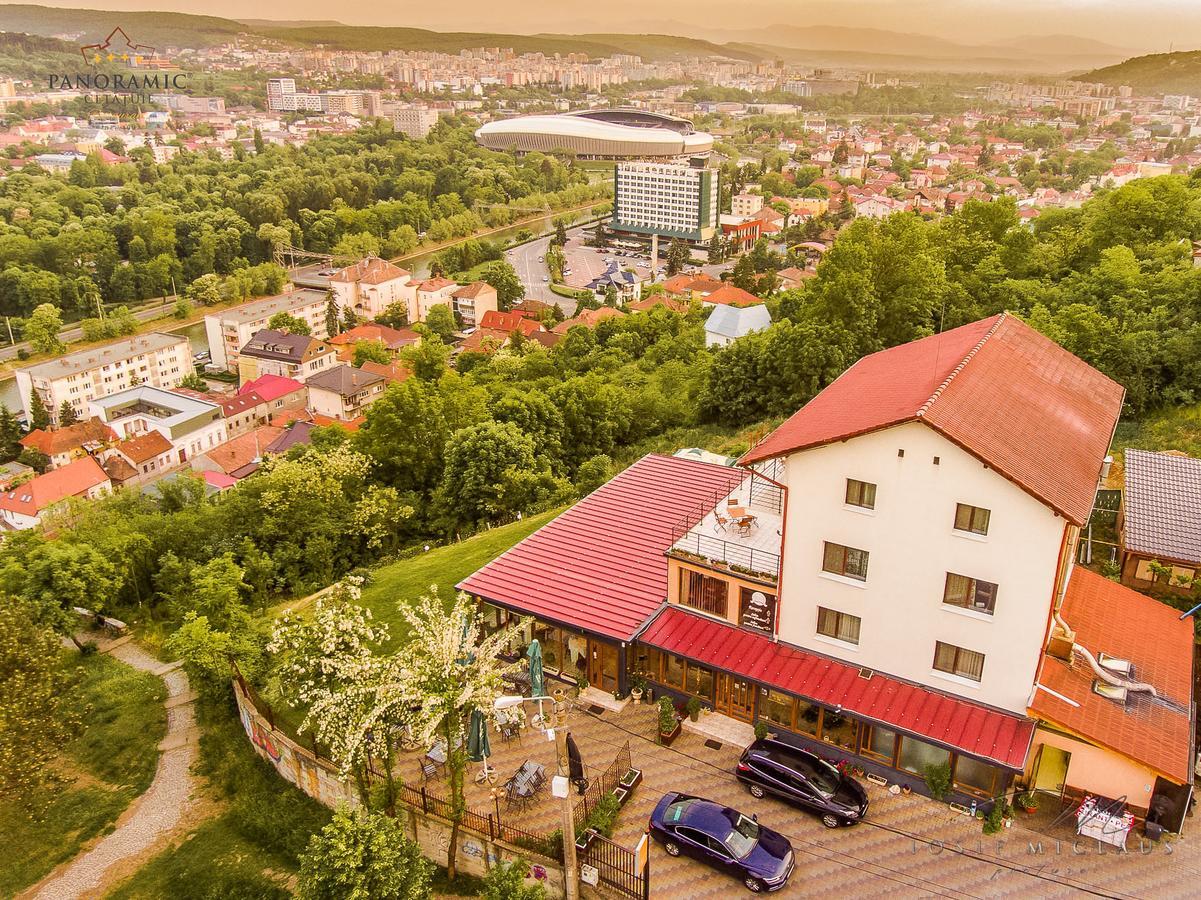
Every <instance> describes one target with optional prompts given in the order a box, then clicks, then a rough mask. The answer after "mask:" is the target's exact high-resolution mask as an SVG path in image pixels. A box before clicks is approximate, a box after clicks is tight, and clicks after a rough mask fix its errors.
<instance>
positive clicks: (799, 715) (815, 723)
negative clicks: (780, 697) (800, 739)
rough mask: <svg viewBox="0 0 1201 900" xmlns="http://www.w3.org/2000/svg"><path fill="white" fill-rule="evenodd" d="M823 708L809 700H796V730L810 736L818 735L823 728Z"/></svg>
mask: <svg viewBox="0 0 1201 900" xmlns="http://www.w3.org/2000/svg"><path fill="white" fill-rule="evenodd" d="M821 718H822V708H821V707H820V706H818V705H817V704H816V703H810V702H809V701H808V700H799V699H798V700H797V702H796V730H797V731H799V732H800V733H801V734H807V735H809V736H810V737H817V735H818V733H819V731H820V730H821Z"/></svg>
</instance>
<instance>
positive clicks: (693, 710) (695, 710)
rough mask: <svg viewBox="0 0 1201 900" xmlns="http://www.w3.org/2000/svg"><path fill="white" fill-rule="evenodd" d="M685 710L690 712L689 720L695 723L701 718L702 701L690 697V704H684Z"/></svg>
mask: <svg viewBox="0 0 1201 900" xmlns="http://www.w3.org/2000/svg"><path fill="white" fill-rule="evenodd" d="M684 709H686V710H687V711H688V718H689V719H691V720H692V721H693V722H695V721H696V720H697V719H699V718H700V717H701V701H700V700H697V699H696V697H689V698H688V702H687V703H685V704H684Z"/></svg>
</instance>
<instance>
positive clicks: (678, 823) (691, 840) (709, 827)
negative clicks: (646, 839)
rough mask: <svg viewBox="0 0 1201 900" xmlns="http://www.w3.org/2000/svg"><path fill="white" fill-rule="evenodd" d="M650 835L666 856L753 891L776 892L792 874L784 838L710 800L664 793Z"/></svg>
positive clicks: (653, 817)
mask: <svg viewBox="0 0 1201 900" xmlns="http://www.w3.org/2000/svg"><path fill="white" fill-rule="evenodd" d="M650 832H651V837H653V838H654V839H655V840H657V841H658V842H659V843H661V844H662V845H663V849H664V850H665V851H666V852H667V854H668V855H669V856H679V855H680V854H684V855H685V856H691V857H694V858H695V859H699V860H700V861H701V862H704V863H708V864H709V865H710V866H712V867H713V868H715V869H720V870H721V871H723V872H728V873H729V874H730V875H733V876H734V877H735V878H737V879H739V880H740V881H741V882H742V883H743V884H745V885H746V886H747V888H748V889H749V890H751V891H753V892H755V893H759V892H760V891H776V890H779V889H780V888H782V887H783V886H784V883H785V882H786V881H788V876H789V875H791V874H792V868H793V854H792V844H790V843H789V842H788V838H786V837H784V835H782V834H780V833H779V832H776V831H772V830H771V829H770V828H766V827H764V826H763V825H760V824H759V823H758V821H756V820H755V817H754V816H746V815H743V814H742V813H740V812H739V811H738V810H736V809H730V807H728V806H720V805H719V804H717V803H714V802H713V801H712V800H702V799H701V798H700V797H692V796H689V795H688V794H678V793H675V792H672V793H667V794H664V795H663V799H662V800H660V801H659V805H658V806H656V807H655V811H654V812H653V813H651V827H650Z"/></svg>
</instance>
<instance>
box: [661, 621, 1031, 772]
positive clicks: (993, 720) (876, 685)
mask: <svg viewBox="0 0 1201 900" xmlns="http://www.w3.org/2000/svg"><path fill="white" fill-rule="evenodd" d="M638 640H639V641H641V642H642V643H644V644H650V645H651V646H652V647H658V648H659V649H661V650H666V651H667V652H669V653H674V654H676V655H678V656H683V657H686V658H687V659H690V660H694V661H696V662H698V663H700V664H702V665H706V666H712V667H714V668H718V669H723V670H725V671H727V672H733V673H735V674H737V675H741V676H743V677H744V678H748V679H750V680H752V681H756V682H759V683H760V684H764V685H767V686H769V687H774V688H776V689H778V690H781V691H787V692H788V693H790V694H797V695H799V696H802V697H807V698H809V699H810V700H813V701H815V702H817V703H820V704H822V705H824V706H831V707H841V708H842V709H843V710H844V711H845V712H848V713H851V714H852V715H856V716H862V717H863V718H865V719H870V720H872V721H874V722H879V723H880V724H882V725H885V726H887V727H890V728H896V729H898V730H900V731H904V732H907V733H909V734H913V735H916V736H918V737H922V738H927V739H929V740H931V741H934V742H935V743H938V744H942V745H944V746H946V747H951V748H953V749H955V750H961V751H963V752H964V753H966V754H968V755H970V756H974V757H978V758H980V759H985V760H989V761H991V762H995V763H997V764H999V765H1002V766H1004V767H1006V768H1008V769H1021V768H1023V767H1024V765H1025V763H1026V755H1027V753H1028V752H1029V750H1030V741H1031V738H1032V737H1033V735H1034V722H1033V720H1031V719H1028V718H1026V717H1024V716H1017V715H1014V714H1012V713H1006V712H1001V711H1000V710H997V709H993V708H992V707H988V706H981V705H980V704H977V703H971V702H969V701H967V700H962V699H959V698H957V697H950V696H947V695H946V694H940V693H938V692H937V691H933V690H930V689H929V688H924V687H919V686H918V685H914V684H910V683H908V682H905V681H899V680H897V679H895V678H891V677H889V676H887V675H882V674H880V673H879V672H874V673H872V676H871V677H870V678H865V677H863V675H861V674H860V672H861V670H860V669H858V668H857V667H855V666H852V665H848V664H847V663H843V662H838V661H837V660H833V659H829V658H827V657H825V656H819V655H817V654H816V653H809V652H806V651H804V650H800V649H797V648H796V647H791V646H788V645H786V644H778V643H775V642H774V641H771V640H769V639H768V638H766V637H763V636H761V635H757V634H752V633H751V632H749V631H743V630H742V629H739V628H735V627H733V626H732V625H726V624H724V623H722V622H718V621H715V620H713V619H710V618H707V617H705V616H700V615H696V614H693V613H690V612H688V611H686V610H683V609H681V608H680V607H678V606H670V607H668V608H667V609H665V610H663V612H661V613H660V614H659V615H658V616H657V617H656V618H655V619H654V621H652V622H651V624H650V625H649V626H648V627H647V629H646V631H645V632H644V633H643V634H642V635H641V637H639V639H638Z"/></svg>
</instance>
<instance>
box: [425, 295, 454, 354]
mask: <svg viewBox="0 0 1201 900" xmlns="http://www.w3.org/2000/svg"><path fill="white" fill-rule="evenodd" d="M425 327H426V328H427V329H428V330H429V332H430V333H431V334H432V335H433V336H434V337H436V338H437V339H438V340H440V341H441V342H442V343H444V344H449V343H450V342H451V341H452V340H453V339H454V336H455V331H456V329H457V327H458V326H457V325H456V324H455V314H454V313H453V312H451V311H450V307H449V306H448V305H446V304H445V303H439V304H438V305H437V306H434V307H432V308H431V309H430V311H429V312H428V313H426V314H425Z"/></svg>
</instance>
